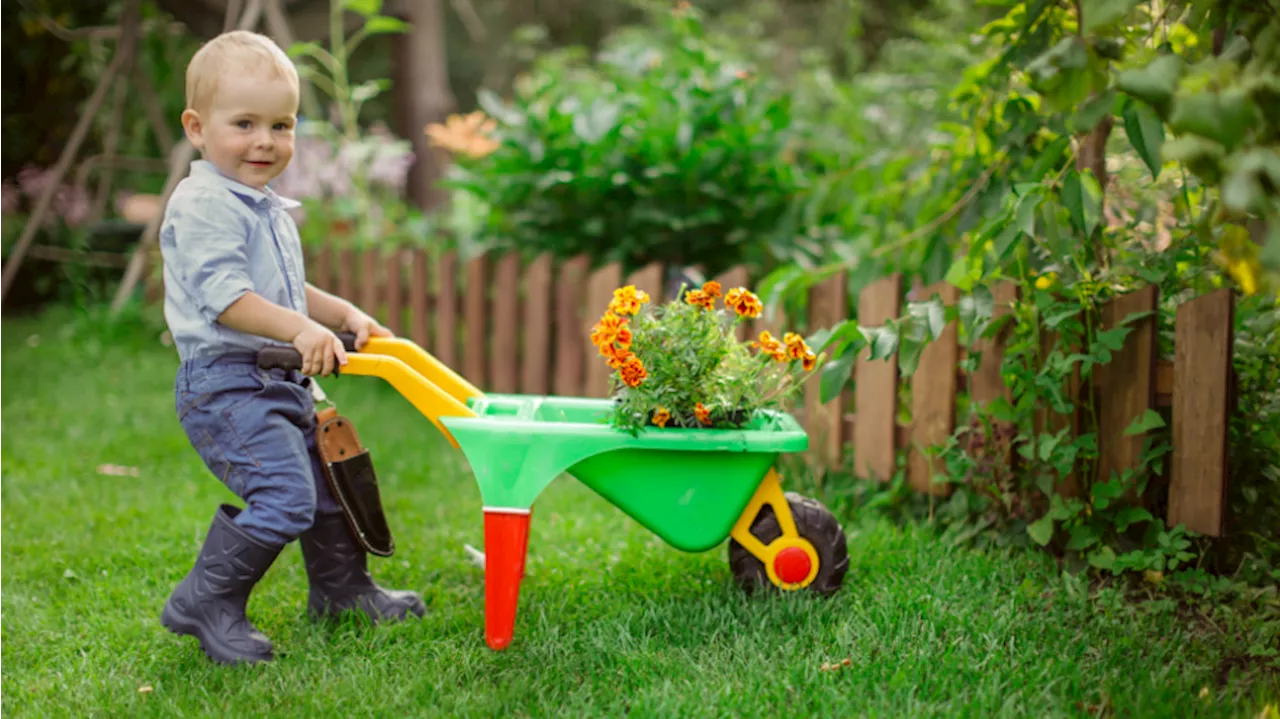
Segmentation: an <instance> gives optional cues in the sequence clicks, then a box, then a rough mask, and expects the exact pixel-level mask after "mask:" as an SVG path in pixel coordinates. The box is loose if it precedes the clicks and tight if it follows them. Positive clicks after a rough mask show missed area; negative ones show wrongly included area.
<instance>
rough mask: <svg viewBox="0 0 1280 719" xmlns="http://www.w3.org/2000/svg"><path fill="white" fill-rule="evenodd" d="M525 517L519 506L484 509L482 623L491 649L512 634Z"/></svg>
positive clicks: (508, 641) (521, 569)
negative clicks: (515, 507) (517, 507)
mask: <svg viewBox="0 0 1280 719" xmlns="http://www.w3.org/2000/svg"><path fill="white" fill-rule="evenodd" d="M529 518H530V514H529V512H528V510H523V509H489V508H486V509H485V511H484V626H485V641H486V642H488V644H489V647H490V648H492V649H506V648H507V646H508V645H509V644H511V638H512V637H513V636H514V635H515V627H516V605H517V604H518V603H519V600H520V580H521V578H523V576H524V558H525V554H526V553H527V551H528V546H529Z"/></svg>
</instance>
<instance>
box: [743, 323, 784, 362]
mask: <svg viewBox="0 0 1280 719" xmlns="http://www.w3.org/2000/svg"><path fill="white" fill-rule="evenodd" d="M751 346H752V347H758V348H759V349H760V353H761V354H767V355H769V356H770V357H773V358H774V359H775V360H777V361H779V362H785V361H786V359H787V348H786V346H785V345H783V344H782V343H781V342H779V341H778V340H777V339H776V338H774V336H773V333H771V332H769V330H765V331H763V332H761V333H760V341H759V342H752V343H751Z"/></svg>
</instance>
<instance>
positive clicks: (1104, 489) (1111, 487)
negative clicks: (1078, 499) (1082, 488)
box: [1090, 479, 1124, 509]
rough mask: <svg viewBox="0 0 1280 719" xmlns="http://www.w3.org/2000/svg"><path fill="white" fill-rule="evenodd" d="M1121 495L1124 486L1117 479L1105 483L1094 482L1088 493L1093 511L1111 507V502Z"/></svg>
mask: <svg viewBox="0 0 1280 719" xmlns="http://www.w3.org/2000/svg"><path fill="white" fill-rule="evenodd" d="M1122 494H1124V484H1123V483H1122V482H1120V480H1118V479H1113V480H1110V481H1107V482H1094V483H1093V488H1092V490H1091V491H1090V496H1091V497H1092V498H1093V506H1094V508H1095V509H1106V508H1107V507H1109V506H1111V500H1113V499H1115V498H1117V497H1119V496H1120V495H1122Z"/></svg>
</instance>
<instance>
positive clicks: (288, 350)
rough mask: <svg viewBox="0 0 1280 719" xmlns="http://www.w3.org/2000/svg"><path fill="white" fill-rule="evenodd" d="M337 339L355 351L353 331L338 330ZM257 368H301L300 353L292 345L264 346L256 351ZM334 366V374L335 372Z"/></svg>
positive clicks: (350, 350) (349, 349)
mask: <svg viewBox="0 0 1280 719" xmlns="http://www.w3.org/2000/svg"><path fill="white" fill-rule="evenodd" d="M338 339H340V340H342V346H343V348H344V349H346V350H347V351H348V352H356V351H358V350H356V335H355V333H354V332H339V333H338ZM258 368H259V369H282V370H300V369H302V353H301V352H299V351H298V350H296V349H294V348H292V347H266V348H263V349H261V350H259V351H258ZM336 369H337V368H335V374H336V373H337V372H336Z"/></svg>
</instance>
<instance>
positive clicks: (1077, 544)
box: [1067, 524, 1098, 551]
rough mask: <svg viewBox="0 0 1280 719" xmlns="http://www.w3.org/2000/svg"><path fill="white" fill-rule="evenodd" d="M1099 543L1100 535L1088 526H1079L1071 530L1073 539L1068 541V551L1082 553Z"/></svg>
mask: <svg viewBox="0 0 1280 719" xmlns="http://www.w3.org/2000/svg"><path fill="white" fill-rule="evenodd" d="M1097 541H1098V533H1097V531H1095V530H1094V528H1093V527H1090V526H1089V525H1087V524H1078V525H1076V526H1074V527H1072V528H1071V538H1070V539H1068V540H1067V549H1071V550H1075V551H1080V550H1082V549H1088V548H1089V547H1091V546H1093V545H1094V544H1095V543H1097Z"/></svg>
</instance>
